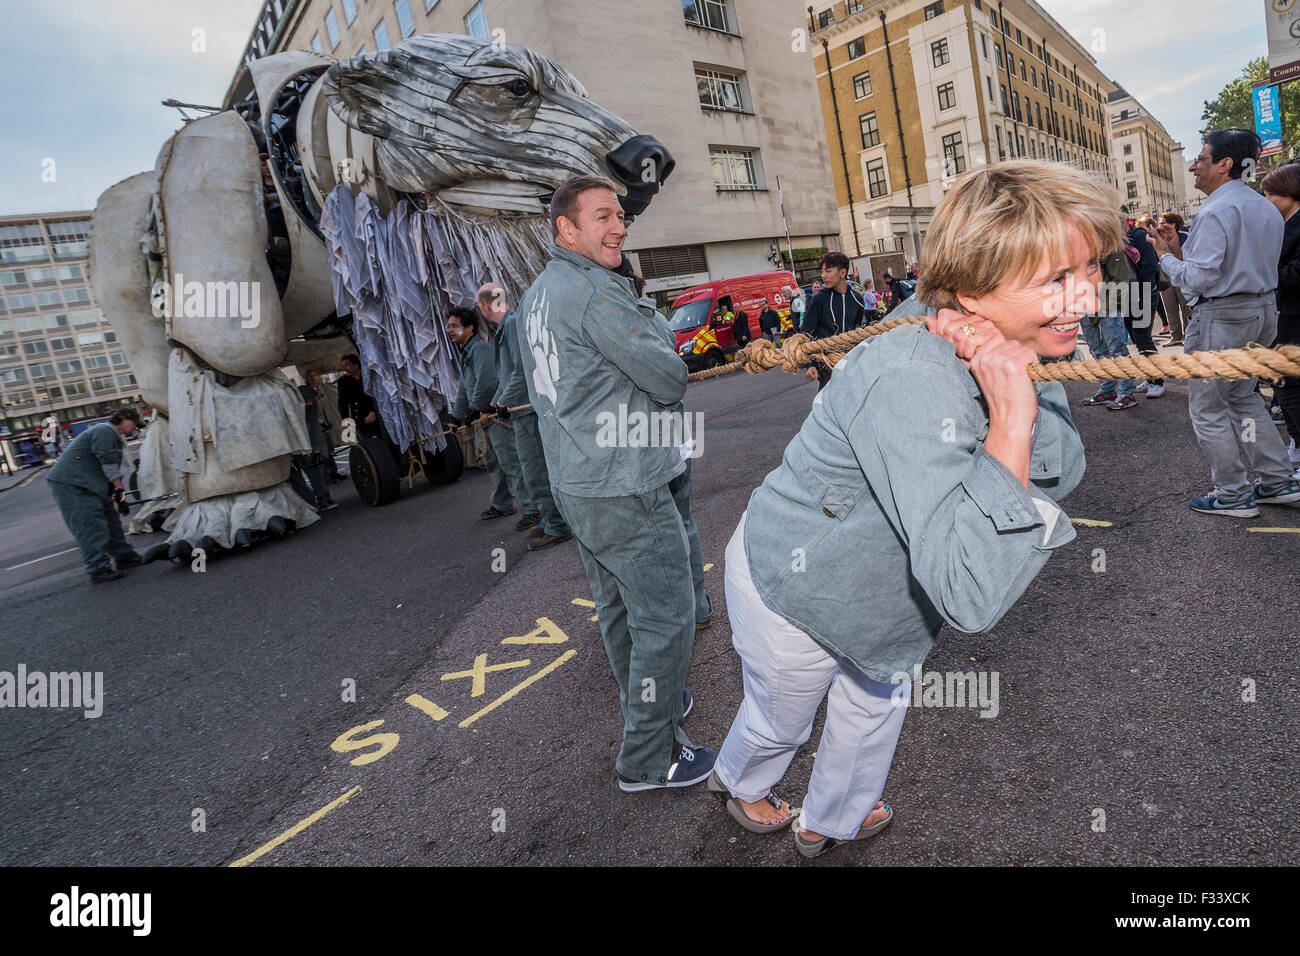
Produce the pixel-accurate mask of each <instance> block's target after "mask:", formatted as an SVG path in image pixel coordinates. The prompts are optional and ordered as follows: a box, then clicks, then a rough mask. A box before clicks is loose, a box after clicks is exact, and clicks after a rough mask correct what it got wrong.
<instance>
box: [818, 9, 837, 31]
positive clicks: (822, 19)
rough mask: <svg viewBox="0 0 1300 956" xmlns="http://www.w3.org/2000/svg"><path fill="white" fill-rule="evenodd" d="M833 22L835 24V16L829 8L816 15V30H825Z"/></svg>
mask: <svg viewBox="0 0 1300 956" xmlns="http://www.w3.org/2000/svg"><path fill="white" fill-rule="evenodd" d="M834 22H835V14H834V13H833V12H832V11H831V10H830V9H829V8H827V9H825V10H823V11H822V12H821V13H819V14H817V29H818V30H825V29H826V28H827V27H828V26H830V25H831V24H832V23H834Z"/></svg>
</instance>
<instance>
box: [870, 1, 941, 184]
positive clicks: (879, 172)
mask: <svg viewBox="0 0 1300 956" xmlns="http://www.w3.org/2000/svg"><path fill="white" fill-rule="evenodd" d="M926 9H929V8H928V7H927V8H926ZM867 191H868V192H870V193H871V198H872V199H879V198H880V197H881V196H887V195H889V186H888V185H887V184H886V183H885V161H884V160H883V159H873V160H871V161H870V162H868V163H867Z"/></svg>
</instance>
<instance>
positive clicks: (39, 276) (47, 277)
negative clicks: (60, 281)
mask: <svg viewBox="0 0 1300 956" xmlns="http://www.w3.org/2000/svg"><path fill="white" fill-rule="evenodd" d="M27 281H28V282H32V283H39V282H53V281H54V267H53V266H37V267H36V268H34V269H28V270H27Z"/></svg>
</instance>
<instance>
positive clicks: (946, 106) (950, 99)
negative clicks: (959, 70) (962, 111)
mask: <svg viewBox="0 0 1300 956" xmlns="http://www.w3.org/2000/svg"><path fill="white" fill-rule="evenodd" d="M956 105H957V94H956V92H955V91H954V90H953V84H951V83H945V84H943V85H942V86H941V87H939V109H941V110H950V109H952V108H953V107H954V106H956Z"/></svg>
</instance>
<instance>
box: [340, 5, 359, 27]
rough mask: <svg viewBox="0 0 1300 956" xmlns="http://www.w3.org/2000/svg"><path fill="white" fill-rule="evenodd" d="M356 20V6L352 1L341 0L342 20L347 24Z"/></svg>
mask: <svg viewBox="0 0 1300 956" xmlns="http://www.w3.org/2000/svg"><path fill="white" fill-rule="evenodd" d="M356 18H357V5H356V3H355V2H354V0H343V19H344V20H346V21H347V22H348V23H349V24H350V23H351V22H352V21H353V20H355V19H356Z"/></svg>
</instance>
